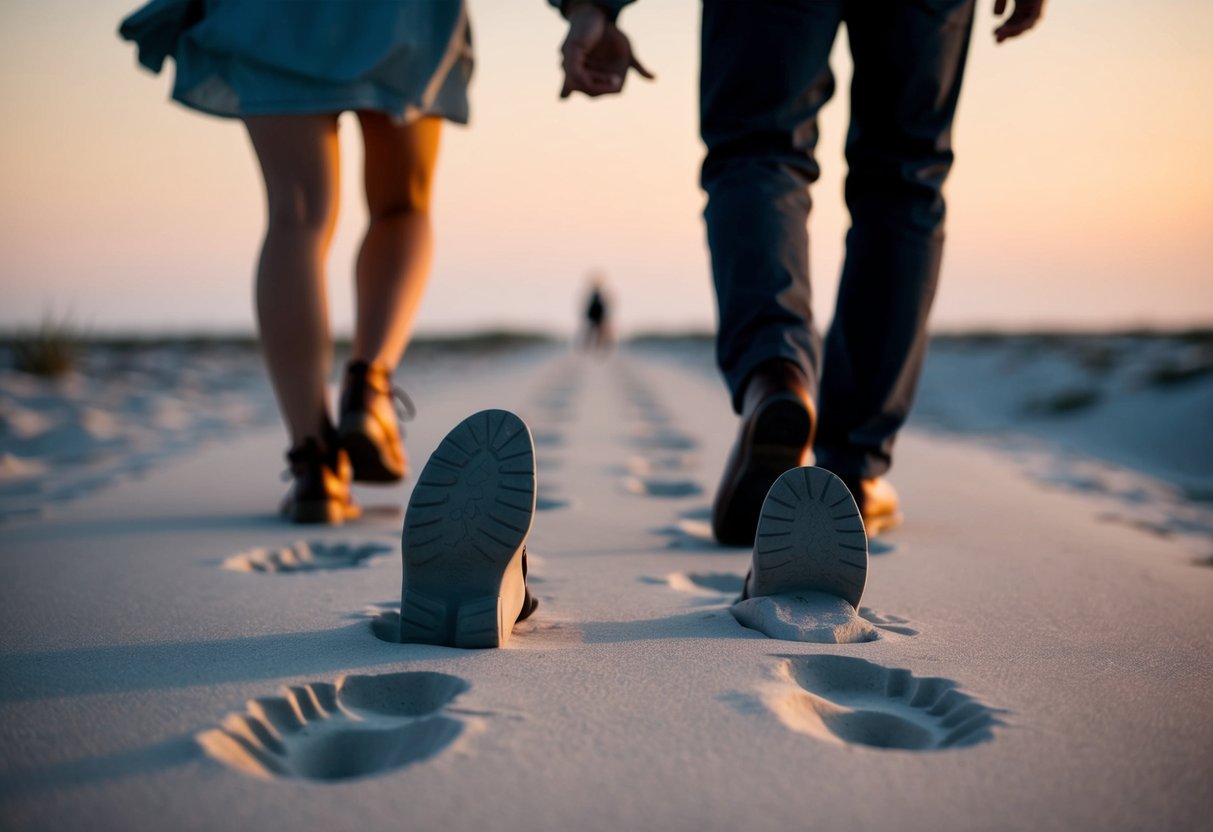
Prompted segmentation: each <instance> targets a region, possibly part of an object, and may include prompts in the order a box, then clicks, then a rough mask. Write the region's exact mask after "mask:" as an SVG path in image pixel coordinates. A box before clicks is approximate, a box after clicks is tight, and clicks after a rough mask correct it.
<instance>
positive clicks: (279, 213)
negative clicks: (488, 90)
mask: <svg viewBox="0 0 1213 832" xmlns="http://www.w3.org/2000/svg"><path fill="white" fill-rule="evenodd" d="M121 34H122V36H123V37H124V38H126V39H128V40H132V41H135V42H136V44H137V45H138V47H139V60H140V62H141V63H142V64H143V65H145V66H146V67H148V68H150V69H151V70H153V71H155V72H159V71H160V68H161V66H162V65H163V63H164V59H165V58H166V57H168V56H172V57H173V59H174V61H175V63H176V79H175V82H174V85H173V98H174V99H176V100H177V101H179V102H181V103H182V104H185V105H186V106H188V107H191V108H193V109H196V110H200V111H202V112H204V113H209V114H212V115H216V116H222V117H226V118H238V119H241V120H243V122H244V124H245V126H246V128H247V129H248V134H249V138H250V140H251V141H252V145H253V150H254V151H255V152H256V154H257V158H258V160H259V161H260V163H261V172H262V175H263V176H264V179H265V191H266V202H267V214H268V220H267V228H266V233H265V242H264V244H263V245H262V248H261V256H260V259H259V260H258V264H257V283H256V298H257V300H256V303H257V317H258V321H259V325H260V333H261V344H262V350H263V352H264V354H265V362H266V366H267V368H268V370H269V374H270V378H271V380H272V381H273V385H274V392H275V394H276V396H277V399H278V404H279V408H280V409H281V411H282V416H283V418H284V420H285V422H286V427H287V430H288V433H289V436H290V449H289V451H288V452H287V455H286V456H287V461H288V463H289V465H290V471H291V476H292V478H293V480H294V483H293V485H292V487H291V490H290V492H289V493H288V494H287V497H286V500H285V501H284V503H283V505H282V513H283V514H284V515H285V516H286V517H287V518H288V519H290V520H291V521H293V522H296V523H334V524H335V523H341V522H343V521H344V520H349V519H352V518H355V517H357V516H358V515H359V513H360V512H359V509H358V506H357V505H356V504H355V503H354V502H353V500H352V498H351V496H350V481H351V479H353V480H357V481H362V482H372V483H390V482H395V481H398V480H400V479H401V478H402V477H403V476H404V475H405V473H406V470H407V460H406V457H405V453H404V446H403V444H402V443H401V438H400V428H399V425H398V421H397V414H396V408H395V403H394V402H393V400H392V397H393V391H392V385H391V376H392V372H393V371H394V370H395V368H396V365H397V363H398V362H399V361H400V358H401V356H402V355H403V353H404V350H405V347H406V346H407V344H408V341H409V338H410V336H411V334H412V329H413V320H414V318H415V317H416V314H417V308H418V305H419V304H420V302H421V296H422V293H423V292H424V289H425V285H426V282H427V281H428V279H429V273H430V261H431V258H432V249H433V239H432V230H431V227H430V192H431V186H432V180H433V173H434V165H435V161H436V159H437V155H438V142H439V136H440V134H441V130H442V119H448V120H450V121H454V122H458V123H461V124H462V123H467V119H468V103H467V86H468V81H469V79H470V77H471V72H472V47H471V35H470V32H469V28H468V16H467V9H466V8H465V4H464V2H463V0H425V2H418V1H417V0H395V2H393V1H392V0H386V2H375V3H353V2H348V0H310V2H307V3H250V2H242V1H241V0H207V2H205V3H202V2H197V0H154V2H151V3H148V4H147V5H145V6H143V7H142V8H140V9H139V10H138V11H136V12H135V13H134V14H133V15H131V16H130V17H128V18H127V19H126V20H125V21H123V23H122V28H121ZM345 111H353V112H355V113H356V114H357V116H358V123H359V125H360V127H361V129H362V142H363V146H364V149H365V154H364V159H365V162H364V170H363V184H364V188H365V192H366V202H367V207H368V209H369V213H370V224H369V226H368V227H367V230H366V236H365V237H364V238H363V241H362V248H361V250H360V251H359V253H358V260H357V265H356V267H355V286H356V300H357V303H356V319H355V325H354V342H353V354H352V356H351V360H350V362H349V364H348V365H347V366H346V368H345V374H344V379H343V384H342V391H341V398H340V406H339V409H338V413H337V418H336V420H334V419H333V417H332V415H330V408H329V404H328V402H327V400H326V396H325V388H326V384H327V382H328V377H329V367H330V361H331V358H330V349H331V344H330V340H329V322H328V311H327V301H326V297H327V295H326V288H325V282H326V276H325V260H326V258H327V256H328V251H329V243H330V242H331V240H332V236H333V228H334V226H335V224H336V221H337V203H338V193H339V189H338V161H339V159H340V154H339V152H338V138H337V118H338V116H339V115H340V114H341V113H342V112H345Z"/></svg>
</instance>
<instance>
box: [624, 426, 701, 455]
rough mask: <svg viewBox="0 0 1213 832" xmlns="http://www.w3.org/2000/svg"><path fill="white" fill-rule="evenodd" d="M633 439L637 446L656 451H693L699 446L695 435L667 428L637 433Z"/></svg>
mask: <svg viewBox="0 0 1213 832" xmlns="http://www.w3.org/2000/svg"><path fill="white" fill-rule="evenodd" d="M631 441H632V444H633V445H634V446H635V447H637V448H642V449H645V450H656V451H693V450H695V449H696V448H698V447H699V442H698V441H696V440H695V438H694V437H692V436H688V435H687V434H685V433H681V432H679V431H676V430H669V429H666V428H659V429H657V430H650V431H643V432H641V433H637V434H636V435H635V436H633V437H632V440H631Z"/></svg>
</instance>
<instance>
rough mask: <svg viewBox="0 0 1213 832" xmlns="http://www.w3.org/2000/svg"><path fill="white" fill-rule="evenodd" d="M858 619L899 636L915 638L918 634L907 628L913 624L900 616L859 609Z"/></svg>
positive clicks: (916, 631)
mask: <svg viewBox="0 0 1213 832" xmlns="http://www.w3.org/2000/svg"><path fill="white" fill-rule="evenodd" d="M859 617H860V618H862V619H863V620H864V621H867V622H869V623H871V624H875V625H876V627H877V628H879V629H881V630H886V631H888V632H890V633H897V634H898V635H901V636H916V635H918V633H919V631H918V630H917V629H915V628H914V627H911V626H909V625H910V624H911V623H913V622H911V621H910V620H909V619H908V618H902V617H901V616H900V615H893V614H892V613H887V612H886V613H879V612H876V610H874V609H872V608H871V607H860V608H859Z"/></svg>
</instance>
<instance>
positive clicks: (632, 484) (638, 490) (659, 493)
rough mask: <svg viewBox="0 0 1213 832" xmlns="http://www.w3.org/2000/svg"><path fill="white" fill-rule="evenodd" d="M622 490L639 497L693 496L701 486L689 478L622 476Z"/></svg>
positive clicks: (698, 491)
mask: <svg viewBox="0 0 1213 832" xmlns="http://www.w3.org/2000/svg"><path fill="white" fill-rule="evenodd" d="M623 490H624V491H626V492H627V493H629V494H636V495H638V496H641V497H694V496H696V495H698V494H702V493H703V488H702V487H701V486H700V485H699V484H698V483H695V482H692V481H691V480H682V479H667V478H664V477H624V479H623Z"/></svg>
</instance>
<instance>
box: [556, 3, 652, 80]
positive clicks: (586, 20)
mask: <svg viewBox="0 0 1213 832" xmlns="http://www.w3.org/2000/svg"><path fill="white" fill-rule="evenodd" d="M569 6H570V7H569V9H568V15H569V34H568V36H567V37H566V38H565V39H564V44H563V45H561V47H560V54H561V57H562V59H563V61H562V63H563V66H564V86H563V87H562V88H561V90H560V97H561V98H568V97H569V96H570V95H572V94H573V93H574V92H583V93H585V94H586V95H588V96H591V97H594V96H598V95H607V94H611V93H617V92H620V91H621V90H623V82H624V80H625V79H626V77H627V74H628V70H629V69H634V70H636V71H637V72H638V73H640V76H641V77H642V78H647V79H649V80H650V81H651V80H653V77H654V76H653V74H652V73H651V72H649V71H648V70H647V69H645V68H644V67H643V66H641V64H640V61H638V60H636V56H635V55H633V54H632V43H631V41H629V40H628V36H627V35H625V34H624V33H623V32H621V31H620V30H619V28H618V27H617V26H616V25H615V24H614V23H612V22H610V21H609V20H607V17H606V13H605V12H603V10H602V9H601V8H599V7H598V6H597V5H595V4H594V3H589V2H582V3H570V4H569Z"/></svg>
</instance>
